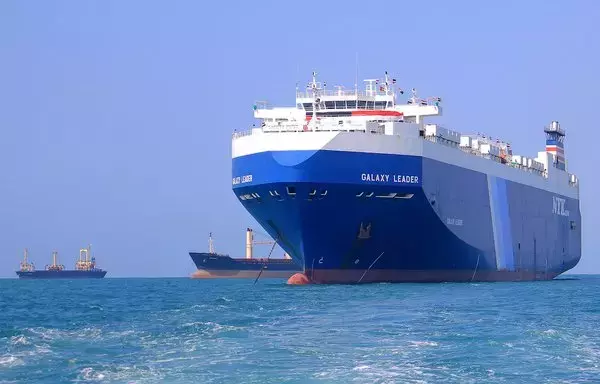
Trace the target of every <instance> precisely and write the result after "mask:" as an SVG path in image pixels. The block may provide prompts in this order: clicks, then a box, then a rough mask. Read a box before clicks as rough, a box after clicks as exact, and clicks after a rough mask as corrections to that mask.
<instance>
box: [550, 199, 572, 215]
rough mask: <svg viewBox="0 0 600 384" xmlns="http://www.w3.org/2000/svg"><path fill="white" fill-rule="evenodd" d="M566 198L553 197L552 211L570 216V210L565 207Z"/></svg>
mask: <svg viewBox="0 0 600 384" xmlns="http://www.w3.org/2000/svg"><path fill="white" fill-rule="evenodd" d="M566 202H567V201H566V200H565V199H562V198H560V197H556V196H553V197H552V213H554V214H555V215H559V216H569V211H568V210H567V209H565V207H566Z"/></svg>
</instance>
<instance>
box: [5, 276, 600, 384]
mask: <svg viewBox="0 0 600 384" xmlns="http://www.w3.org/2000/svg"><path fill="white" fill-rule="evenodd" d="M0 292H1V293H0V383H65V382H90V381H91V382H107V383H108V382H111V383H115V382H119V383H159V382H160V383H350V382H357V383H509V382H510V383H588V382H590V383H591V382H600V330H599V328H600V294H599V293H600V277H598V276H570V277H568V278H567V277H564V278H562V279H560V280H555V281H550V282H534V283H487V284H483V283H481V284H370V285H352V286H350V285H346V286H287V285H286V284H285V281H283V280H268V279H264V280H259V282H258V283H257V284H256V285H255V286H253V280H190V279H187V278H181V279H110V278H106V279H103V280H87V281H67V280H62V281H60V280H57V281H42V280H38V281H24V280H21V281H19V280H16V279H5V280H0Z"/></svg>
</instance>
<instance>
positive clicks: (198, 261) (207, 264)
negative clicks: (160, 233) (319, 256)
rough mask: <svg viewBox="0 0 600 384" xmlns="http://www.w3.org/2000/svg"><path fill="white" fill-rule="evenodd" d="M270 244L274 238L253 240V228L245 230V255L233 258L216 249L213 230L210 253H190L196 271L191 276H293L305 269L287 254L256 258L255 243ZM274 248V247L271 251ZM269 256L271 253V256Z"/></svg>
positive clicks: (198, 277) (209, 247)
mask: <svg viewBox="0 0 600 384" xmlns="http://www.w3.org/2000/svg"><path fill="white" fill-rule="evenodd" d="M257 244H271V245H273V248H274V246H275V242H274V241H254V231H253V230H252V229H251V228H247V229H246V257H245V258H232V257H230V256H229V255H225V254H220V253H217V252H215V248H214V243H213V239H212V233H211V234H209V236H208V252H190V253H189V254H190V257H191V258H192V260H193V261H194V264H195V265H196V268H197V269H198V270H197V271H196V272H194V273H193V274H192V276H191V277H192V278H196V279H214V278H255V279H256V278H258V277H259V275H260V278H261V279H262V278H286V279H287V278H290V277H291V276H292V275H294V274H295V273H298V272H302V268H301V267H300V266H299V265H298V264H297V263H295V262H294V261H293V260H292V259H291V258H290V256H289V255H288V254H284V257H283V258H270V257H266V258H255V257H254V256H253V252H254V251H253V250H254V245H257ZM271 251H272V250H271ZM269 256H270V255H269Z"/></svg>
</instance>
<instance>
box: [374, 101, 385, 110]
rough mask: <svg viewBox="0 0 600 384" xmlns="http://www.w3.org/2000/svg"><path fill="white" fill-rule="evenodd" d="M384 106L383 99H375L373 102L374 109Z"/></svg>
mask: <svg viewBox="0 0 600 384" xmlns="http://www.w3.org/2000/svg"><path fill="white" fill-rule="evenodd" d="M383 108H385V101H376V102H375V109H383Z"/></svg>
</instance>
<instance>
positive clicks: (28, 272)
mask: <svg viewBox="0 0 600 384" xmlns="http://www.w3.org/2000/svg"><path fill="white" fill-rule="evenodd" d="M90 256H91V255H90V247H87V248H82V249H80V250H79V260H77V262H76V263H75V269H65V266H64V265H62V264H59V263H58V252H56V251H54V252H52V264H51V265H46V266H45V268H44V269H43V270H36V269H35V265H34V264H33V263H30V262H29V261H28V250H27V249H25V253H24V256H23V261H22V262H21V265H20V269H19V270H18V271H17V272H16V273H17V276H18V277H19V278H20V279H101V278H103V277H104V276H106V272H107V271H105V270H102V269H100V268H98V267H96V258H95V257H93V256H91V257H90Z"/></svg>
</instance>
